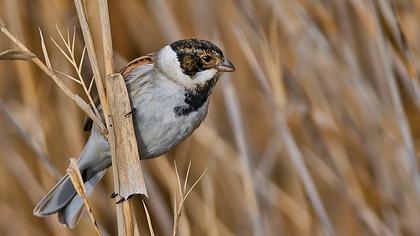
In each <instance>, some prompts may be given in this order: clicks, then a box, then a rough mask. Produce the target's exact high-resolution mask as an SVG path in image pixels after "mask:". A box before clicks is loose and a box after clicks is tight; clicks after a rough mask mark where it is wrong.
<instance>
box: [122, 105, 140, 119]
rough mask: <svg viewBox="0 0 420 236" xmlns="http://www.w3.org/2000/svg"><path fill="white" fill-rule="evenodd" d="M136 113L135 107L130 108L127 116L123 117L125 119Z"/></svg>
mask: <svg viewBox="0 0 420 236" xmlns="http://www.w3.org/2000/svg"><path fill="white" fill-rule="evenodd" d="M136 111H137V109H136V108H135V107H133V108H131V111H130V112H129V113H127V114H125V115H124V117H125V118H127V117H128V116H130V115H132V114H133V113H135V112H136Z"/></svg>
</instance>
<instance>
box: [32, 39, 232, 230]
mask: <svg viewBox="0 0 420 236" xmlns="http://www.w3.org/2000/svg"><path fill="white" fill-rule="evenodd" d="M232 71H235V67H234V66H233V64H232V63H231V62H230V61H229V60H227V59H225V57H224V55H223V52H222V51H221V50H220V49H219V48H218V47H217V46H216V45H214V44H213V43H211V42H209V41H206V40H199V39H185V40H178V41H176V42H173V43H171V44H169V45H167V46H165V47H163V48H162V49H160V50H159V51H158V52H157V53H153V54H149V55H147V56H143V57H140V58H137V59H135V60H133V61H132V62H130V63H129V64H128V65H127V66H125V67H124V68H123V69H122V70H121V72H120V73H121V74H122V75H123V77H124V79H125V82H126V85H127V90H128V93H129V97H130V103H131V106H132V109H133V111H134V112H133V114H132V116H133V119H134V130H135V133H136V139H137V144H138V149H139V153H140V157H141V158H142V159H147V158H153V157H157V156H159V155H162V154H164V153H166V152H168V151H169V150H170V149H171V148H172V147H174V146H175V145H177V144H178V143H180V142H181V141H183V140H184V139H185V138H187V137H188V136H190V135H191V133H192V132H193V131H194V130H195V129H196V128H197V127H198V126H200V124H201V122H202V121H203V119H204V118H205V117H206V114H207V109H208V105H209V96H210V94H211V92H212V89H213V87H214V86H215V85H216V83H217V81H218V80H219V78H220V75H221V73H222V72H232ZM84 128H85V130H91V135H90V137H89V140H88V141H87V143H86V145H85V147H84V149H83V151H82V153H81V156H80V158H79V161H78V167H79V169H80V172H81V174H82V178H83V181H84V182H85V186H86V189H87V194H91V193H92V191H93V189H94V187H95V185H96V184H97V183H98V182H99V181H100V180H101V178H102V177H103V176H104V174H105V172H106V170H107V169H108V168H109V167H110V166H111V155H110V150H109V145H108V142H107V141H106V139H105V138H104V137H103V136H102V135H101V134H100V133H99V131H98V130H97V129H96V128H95V127H94V126H93V127H92V121H91V120H87V122H86V123H85V127H84ZM82 210H83V200H82V199H81V198H80V197H79V196H78V195H77V193H76V190H75V189H74V187H73V184H72V182H71V180H70V178H69V176H68V175H65V176H64V177H63V178H62V179H61V180H60V181H59V182H58V183H57V184H56V185H55V186H54V187H53V188H52V190H50V191H49V192H48V193H47V195H46V196H45V197H44V198H43V199H42V200H41V201H40V202H39V203H38V204H37V205H36V207H35V209H34V214H35V215H37V216H47V215H51V214H54V213H58V217H59V221H60V223H62V224H64V225H66V226H67V227H71V228H72V227H75V226H76V224H77V222H78V219H79V218H80V216H81V213H82Z"/></svg>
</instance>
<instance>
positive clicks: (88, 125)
mask: <svg viewBox="0 0 420 236" xmlns="http://www.w3.org/2000/svg"><path fill="white" fill-rule="evenodd" d="M154 55H155V54H154V53H150V54H147V55H146V56H141V57H138V58H136V59H134V60H132V61H131V62H129V63H128V64H127V65H126V66H124V67H123V68H122V69H121V70H120V74H121V75H122V76H123V77H124V78H125V77H126V76H127V75H128V74H129V73H130V72H131V71H132V70H134V69H135V68H138V67H140V66H142V65H146V64H153V57H154ZM93 102H94V103H95V106H96V107H98V105H99V104H100V101H99V97H98V96H96V97H94V99H93ZM92 126H93V121H92V119H90V118H89V117H86V118H85V120H84V122H83V131H90V130H91V129H92Z"/></svg>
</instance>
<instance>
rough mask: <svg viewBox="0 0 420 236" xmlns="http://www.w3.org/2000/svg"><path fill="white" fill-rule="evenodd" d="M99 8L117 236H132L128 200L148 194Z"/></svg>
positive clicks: (102, 4)
mask: <svg viewBox="0 0 420 236" xmlns="http://www.w3.org/2000/svg"><path fill="white" fill-rule="evenodd" d="M75 2H76V1H75ZM78 2H80V1H78ZM98 5H99V16H100V24H101V34H102V42H103V50H104V60H105V61H104V64H105V73H106V77H105V87H106V91H107V94H106V95H107V98H108V99H109V103H108V104H107V105H109V106H110V107H109V108H110V109H109V112H110V113H109V115H110V117H109V120H108V121H107V124H108V131H109V136H108V137H109V138H108V140H109V143H110V149H111V156H112V163H113V166H112V170H113V174H114V175H113V176H114V188H115V192H116V193H117V194H118V196H117V198H116V200H117V205H116V211H117V222H118V234H119V235H130V236H131V235H135V234H138V227H137V223H136V222H137V221H136V217H135V214H133V212H134V211H133V206H132V204H131V200H129V199H128V198H129V197H130V196H132V195H133V194H145V195H147V191H146V187H145V183H144V179H143V174H142V170H141V165H140V156H139V153H138V148H137V141H136V137H135V133H134V126H133V119H132V118H131V116H127V114H129V113H130V112H131V105H130V101H129V98H128V92H127V88H126V85H125V81H124V78H123V77H122V76H121V74H118V73H116V74H113V73H114V62H113V51H112V38H111V26H110V22H109V15H108V3H107V0H98ZM80 6H81V5H80ZM86 25H87V22H86ZM107 119H108V117H107ZM110 124H112V126H111V125H110Z"/></svg>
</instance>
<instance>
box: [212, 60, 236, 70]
mask: <svg viewBox="0 0 420 236" xmlns="http://www.w3.org/2000/svg"><path fill="white" fill-rule="evenodd" d="M216 68H217V69H218V70H219V71H221V72H233V71H235V66H234V65H233V64H232V62H230V61H229V60H228V59H225V60H224V61H223V62H220V63H219V64H218V65H217V66H216Z"/></svg>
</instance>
